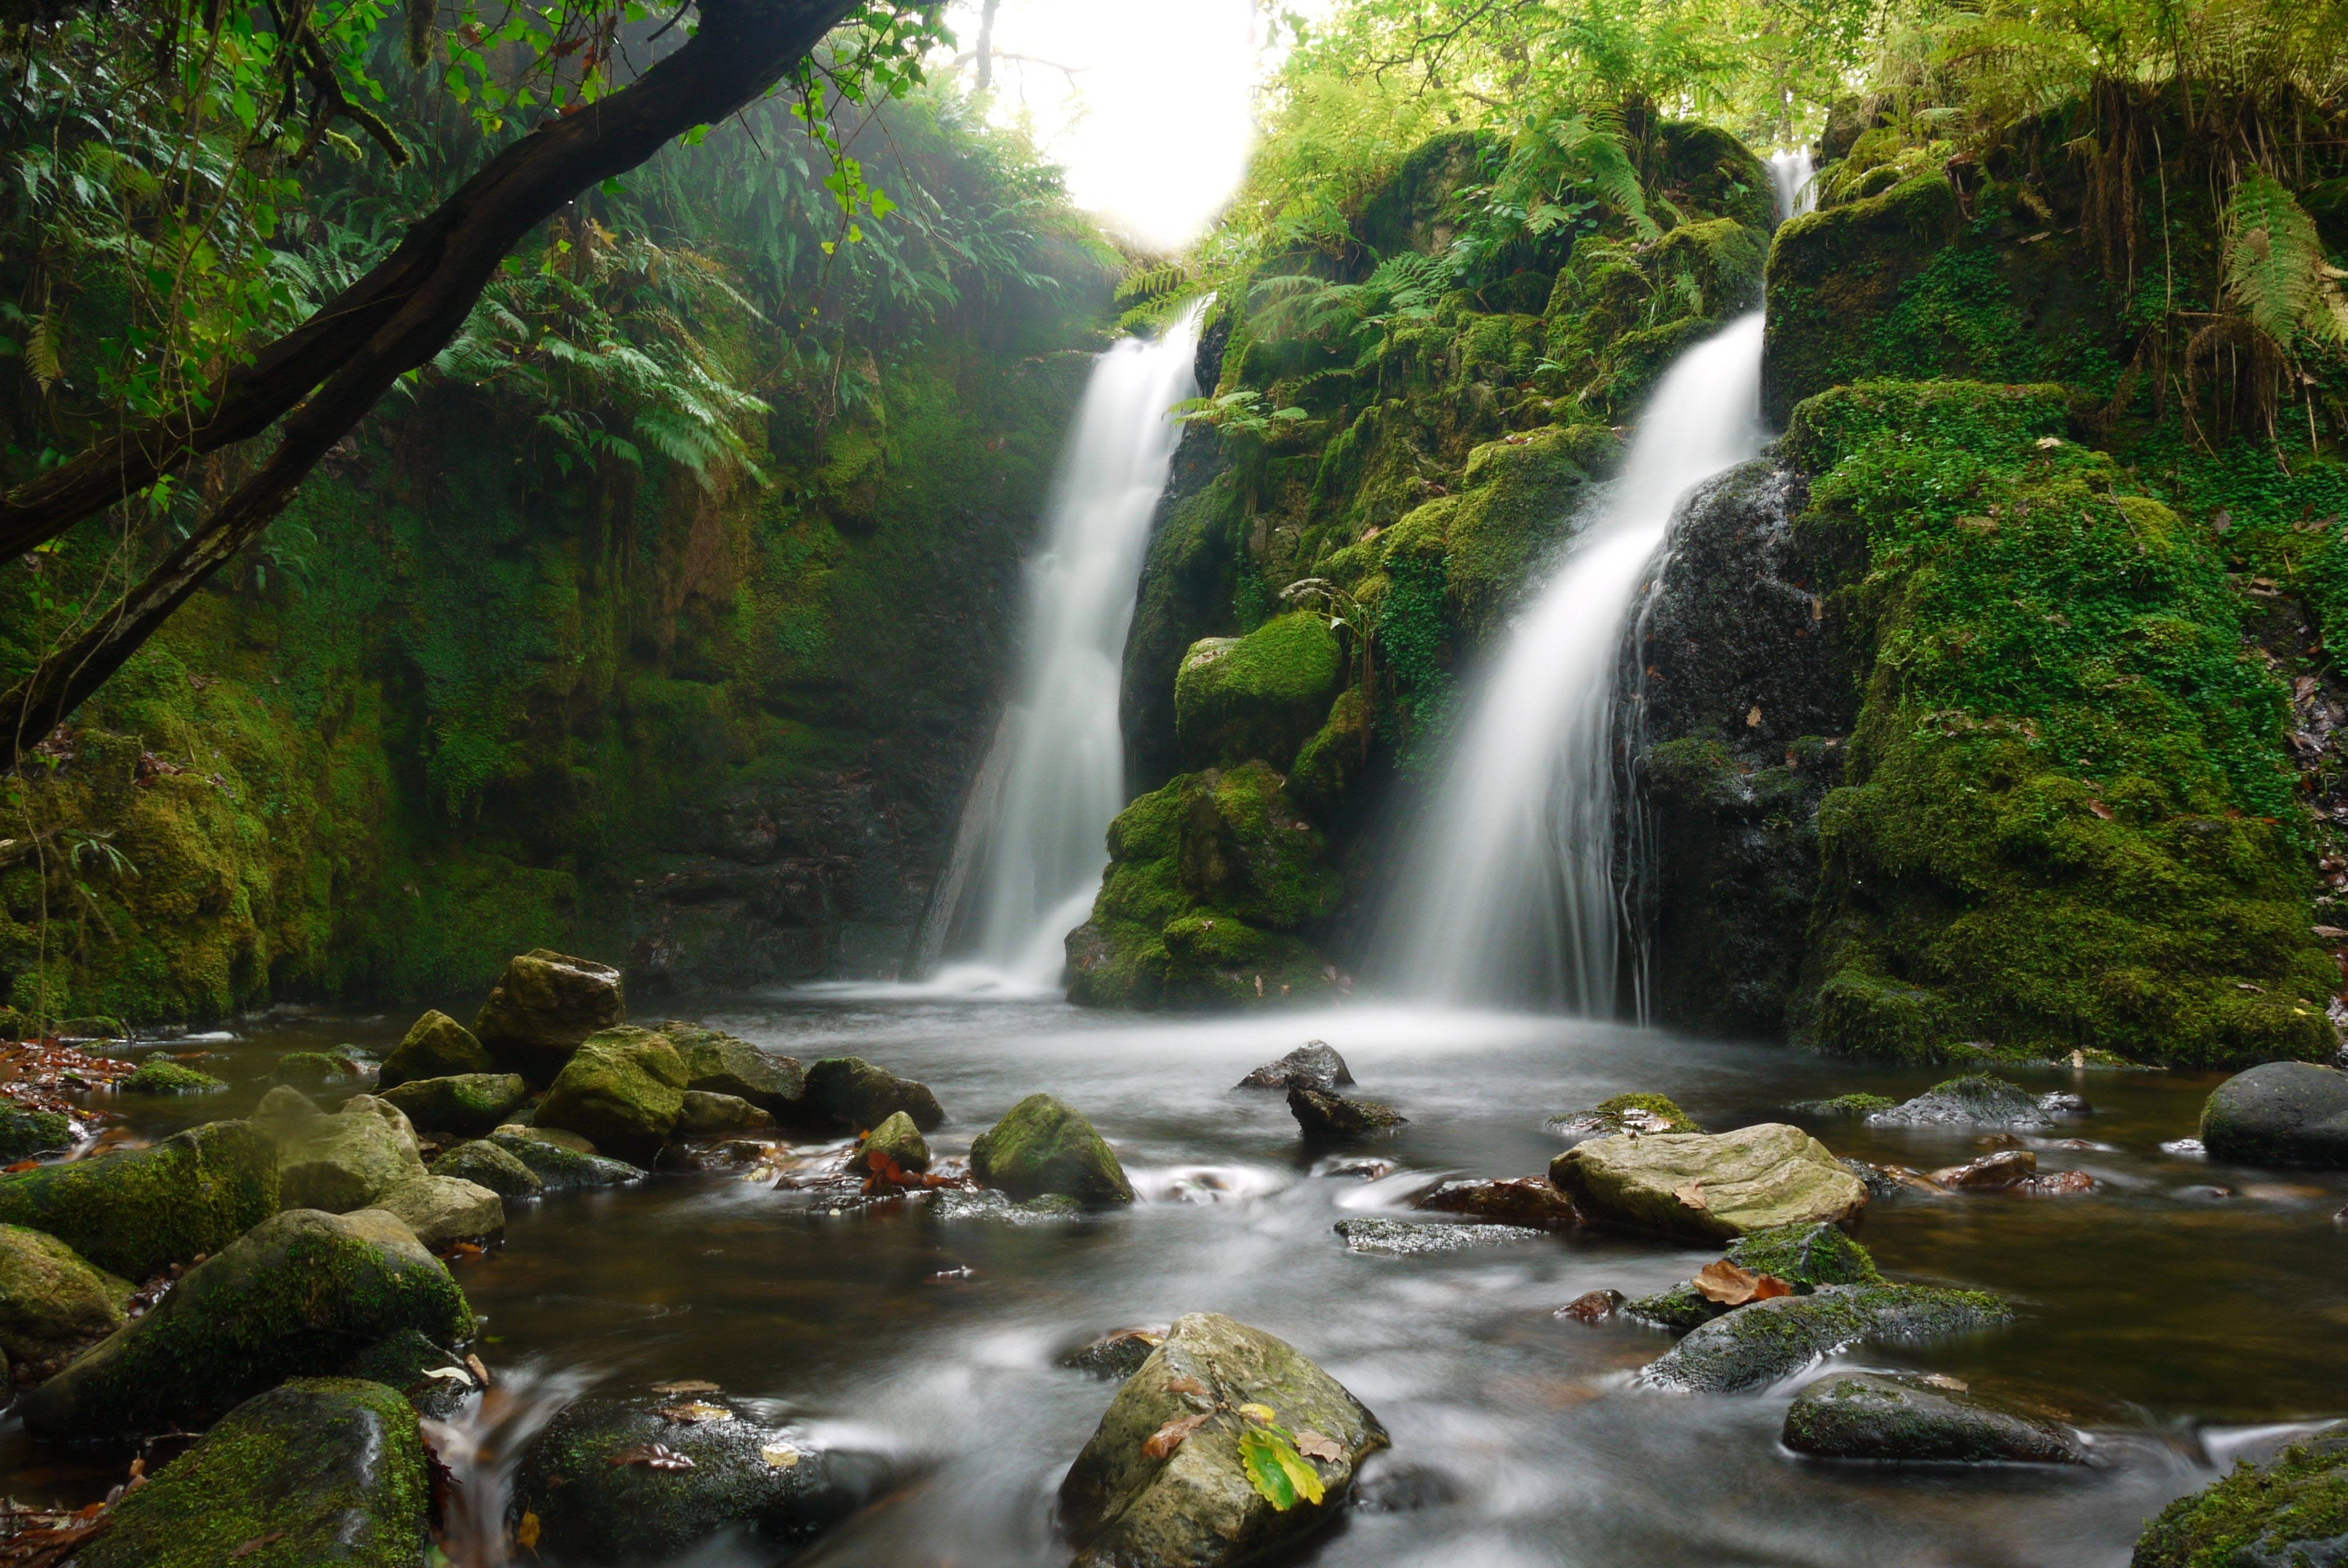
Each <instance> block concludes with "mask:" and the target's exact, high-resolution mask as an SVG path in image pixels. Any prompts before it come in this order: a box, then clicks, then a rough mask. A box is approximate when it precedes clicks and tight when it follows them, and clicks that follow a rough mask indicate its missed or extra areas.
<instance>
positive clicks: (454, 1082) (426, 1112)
mask: <svg viewBox="0 0 2348 1568" xmlns="http://www.w3.org/2000/svg"><path fill="white" fill-rule="evenodd" d="M376 1098H378V1099H380V1100H383V1101H386V1102H388V1103H390V1104H393V1105H396V1106H397V1107H399V1110H400V1113H401V1114H402V1115H404V1116H406V1117H407V1120H408V1122H410V1123H411V1124H413V1125H415V1126H417V1127H428V1128H430V1129H431V1130H432V1131H434V1132H458V1133H464V1134H467V1135H471V1134H475V1133H480V1132H488V1131H489V1130H490V1129H491V1128H493V1127H497V1126H499V1125H501V1124H503V1123H504V1122H506V1121H507V1119H508V1118H510V1117H511V1116H512V1114H513V1113H514V1112H516V1111H518V1110H520V1108H521V1107H522V1106H523V1105H524V1104H526V1103H527V1102H529V1100H530V1091H529V1090H528V1089H527V1088H526V1087H525V1086H524V1085H523V1083H522V1081H521V1075H520V1073H515V1072H464V1073H458V1074H457V1075H455V1076H454V1077H449V1078H410V1079H408V1080H407V1081H404V1082H400V1083H396V1084H394V1085H392V1086H391V1087H390V1088H388V1089H383V1090H379V1091H377V1093H376Z"/></svg>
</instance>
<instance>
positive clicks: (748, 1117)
mask: <svg viewBox="0 0 2348 1568" xmlns="http://www.w3.org/2000/svg"><path fill="white" fill-rule="evenodd" d="M774 1125H775V1118H774V1116H773V1114H772V1113H771V1112H767V1111H765V1110H762V1109H760V1108H759V1107H758V1106H756V1105H753V1104H751V1103H750V1102H748V1101H747V1100H745V1099H743V1098H742V1097H741V1096H740V1095H738V1094H713V1093H710V1092H709V1091H706V1090H702V1089H688V1090H686V1091H685V1103H684V1105H683V1107H682V1108H681V1109H679V1111H678V1112H677V1116H676V1126H675V1128H673V1129H672V1130H671V1131H672V1132H673V1133H674V1135H675V1136H676V1137H679V1138H723V1137H726V1136H728V1135H731V1134H736V1133H744V1132H767V1131H770V1130H771V1129H772V1128H773V1127H774Z"/></svg>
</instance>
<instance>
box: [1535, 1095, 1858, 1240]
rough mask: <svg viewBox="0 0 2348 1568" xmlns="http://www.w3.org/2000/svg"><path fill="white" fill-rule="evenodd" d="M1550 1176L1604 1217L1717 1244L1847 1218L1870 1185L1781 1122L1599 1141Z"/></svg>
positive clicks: (1554, 1165) (1556, 1165)
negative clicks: (1749, 1234) (1715, 1131)
mask: <svg viewBox="0 0 2348 1568" xmlns="http://www.w3.org/2000/svg"><path fill="white" fill-rule="evenodd" d="M1549 1176H1550V1181H1552V1182H1554V1183H1556V1184H1558V1186H1559V1187H1560V1188H1562V1189H1563V1190H1564V1191H1565V1192H1566V1193H1568V1194H1570V1195H1571V1196H1572V1197H1573V1199H1574V1200H1575V1202H1577V1203H1578V1204H1581V1206H1582V1207H1583V1208H1584V1209H1586V1210H1588V1211H1589V1212H1590V1213H1591V1214H1594V1215H1596V1216H1597V1217H1598V1218H1601V1219H1605V1220H1612V1221H1614V1222H1615V1223H1617V1224H1621V1225H1632V1226H1635V1227H1637V1228H1639V1229H1642V1230H1659V1231H1667V1232H1673V1233H1676V1234H1679V1235H1702V1236H1710V1237H1714V1238H1715V1239H1719V1240H1727V1239H1729V1238H1731V1237H1734V1236H1739V1235H1744V1234H1745V1233H1746V1232H1747V1231H1756V1230H1766V1229H1769V1228H1771V1227H1774V1226H1776V1225H1808V1224H1814V1223H1817V1222H1820V1221H1834V1220H1841V1219H1848V1218H1849V1216H1850V1215H1852V1214H1857V1213H1858V1212H1859V1210H1860V1209H1861V1208H1864V1207H1865V1206H1866V1204H1867V1184H1865V1183H1864V1182H1862V1181H1860V1180H1859V1178H1858V1177H1857V1176H1854V1175H1852V1174H1851V1173H1850V1172H1849V1171H1848V1170H1846V1169H1844V1168H1843V1166H1842V1164H1841V1163H1840V1162H1839V1161H1838V1160H1836V1158H1835V1157H1834V1156H1833V1155H1832V1154H1830V1153H1827V1150H1826V1146H1825V1145H1824V1144H1822V1143H1819V1142H1818V1140H1817V1139H1815V1138H1813V1137H1811V1136H1810V1135H1809V1134H1808V1133H1807V1132H1803V1131H1802V1130H1801V1129H1800V1128H1798V1127H1793V1126H1788V1125H1787V1124H1786V1123H1784V1122H1763V1123H1761V1124H1760V1125H1758V1126H1755V1127H1743V1128H1739V1129H1738V1130H1737V1131H1735V1132H1723V1133H1719V1134H1708V1133H1701V1132H1664V1133H1656V1134H1651V1135H1649V1136H1647V1137H1643V1138H1631V1137H1618V1138H1599V1139H1595V1140H1592V1141H1591V1142H1590V1143H1580V1144H1577V1145H1575V1146H1574V1147H1573V1148H1570V1149H1568V1150H1567V1151H1566V1152H1565V1153H1562V1154H1560V1155H1559V1156H1558V1157H1557V1158H1556V1159H1555V1160H1553V1161H1551V1162H1550V1168H1549Z"/></svg>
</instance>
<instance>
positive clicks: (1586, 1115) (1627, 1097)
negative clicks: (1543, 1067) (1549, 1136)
mask: <svg viewBox="0 0 2348 1568" xmlns="http://www.w3.org/2000/svg"><path fill="white" fill-rule="evenodd" d="M1542 1125H1543V1126H1545V1127H1547V1128H1548V1129H1549V1130H1550V1132H1561V1133H1565V1134H1567V1135H1569V1136H1573V1137H1582V1138H1611V1137H1612V1136H1614V1135H1615V1134H1617V1133H1624V1132H1703V1131H1704V1129H1703V1128H1702V1127H1699V1126H1698V1125H1696V1122H1695V1118H1694V1117H1692V1116H1690V1115H1689V1114H1688V1113H1687V1112H1684V1111H1683V1110H1681V1109H1680V1108H1679V1107H1678V1106H1676V1105H1674V1104H1673V1103H1672V1102H1670V1101H1669V1100H1667V1099H1665V1098H1664V1097H1663V1096H1662V1095H1660V1094H1617V1095H1616V1096H1614V1098H1612V1100H1601V1101H1600V1102H1598V1103H1597V1104H1595V1105H1592V1106H1591V1108H1590V1109H1589V1110H1587V1111H1569V1112H1565V1113H1564V1114H1563V1115H1561V1116H1552V1117H1550V1119H1549V1120H1548V1121H1547V1122H1543V1123H1542Z"/></svg>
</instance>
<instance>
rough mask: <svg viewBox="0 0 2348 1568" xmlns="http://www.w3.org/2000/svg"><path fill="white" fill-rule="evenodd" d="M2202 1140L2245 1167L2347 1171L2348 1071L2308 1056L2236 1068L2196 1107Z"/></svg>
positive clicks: (2216, 1156) (2215, 1153)
mask: <svg viewBox="0 0 2348 1568" xmlns="http://www.w3.org/2000/svg"><path fill="white" fill-rule="evenodd" d="M2201 1143H2202V1145H2203V1146H2204V1147H2205V1148H2207V1149H2208V1150H2209V1155H2210V1157H2211V1158H2212V1159H2218V1160H2234V1161H2239V1162H2240V1163H2243V1164H2246V1165H2287V1166H2301V1167H2307V1168H2312V1169H2317V1170H2330V1171H2337V1170H2343V1169H2348V1072H2342V1071H2339V1070H2338V1069H2337V1068H2332V1067H2318V1066H2316V1065H2315V1064H2314V1063H2313V1062H2310V1061H2270V1062H2268V1063H2267V1064H2266V1065H2265V1066H2263V1067H2253V1068H2251V1069H2250V1071H2248V1072H2238V1073H2236V1074H2235V1075H2234V1076H2233V1077H2231V1078H2229V1079H2228V1080H2226V1081H2225V1082H2223V1083H2220V1084H2219V1085H2218V1087H2217V1090H2216V1091H2215V1092H2213V1093H2212V1094H2211V1095H2210V1096H2209V1100H2208V1102H2206V1103H2205V1104H2203V1106H2202V1107H2201Z"/></svg>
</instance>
